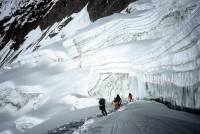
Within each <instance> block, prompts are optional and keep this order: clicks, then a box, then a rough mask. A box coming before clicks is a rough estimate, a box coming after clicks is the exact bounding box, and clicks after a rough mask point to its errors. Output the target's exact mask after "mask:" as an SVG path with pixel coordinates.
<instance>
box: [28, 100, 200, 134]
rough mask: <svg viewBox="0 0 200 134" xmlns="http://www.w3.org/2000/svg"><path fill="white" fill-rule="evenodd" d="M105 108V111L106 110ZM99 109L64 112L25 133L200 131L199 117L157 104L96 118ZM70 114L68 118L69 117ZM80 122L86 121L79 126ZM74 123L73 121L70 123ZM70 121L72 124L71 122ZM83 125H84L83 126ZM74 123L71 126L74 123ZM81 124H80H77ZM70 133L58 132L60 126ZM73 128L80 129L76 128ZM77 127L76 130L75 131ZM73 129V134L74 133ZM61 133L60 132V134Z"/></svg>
mask: <svg viewBox="0 0 200 134" xmlns="http://www.w3.org/2000/svg"><path fill="white" fill-rule="evenodd" d="M109 108H110V107H109V105H108V106H107V110H108V109H109ZM99 114H100V111H99V110H98V107H89V108H85V109H81V110H78V111H75V112H66V113H63V114H61V115H58V116H56V117H53V118H52V119H51V120H48V121H46V122H44V123H42V124H41V125H38V126H37V127H35V128H33V129H31V130H29V131H27V132H26V133H27V134H33V133H45V132H46V133H48V129H50V128H55V127H58V128H59V129H53V130H54V131H53V130H52V131H51V133H69V134H70V133H73V132H74V134H76V133H87V134H94V133H95V134H114V133H115V134H121V133H124V134H130V133H144V134H149V133H152V134H153V133H162V134H167V133H190V134H197V133H199V132H200V129H199V126H200V118H199V116H197V115H191V114H189V113H185V112H180V111H174V110H171V109H168V108H167V107H166V106H164V105H163V104H159V103H156V102H145V101H138V102H133V103H130V104H128V105H126V106H124V108H123V110H122V111H115V112H111V113H109V114H108V116H105V117H101V116H99ZM68 115H70V117H69V116H68ZM81 119H85V121H83V123H81V121H82V120H81ZM73 121H76V122H73ZM70 122H71V123H70ZM84 122H85V123H84ZM73 123H74V124H73ZM79 123H80V124H79ZM64 124H66V125H65V128H68V127H69V128H71V130H70V129H69V130H67V129H66V131H63V132H62V131H61V128H63V130H65V129H64V127H62V125H64ZM76 125H78V126H79V128H78V129H77V128H76ZM75 128H76V129H75ZM74 129H75V131H74ZM59 130H60V131H59ZM49 133H50V132H49Z"/></svg>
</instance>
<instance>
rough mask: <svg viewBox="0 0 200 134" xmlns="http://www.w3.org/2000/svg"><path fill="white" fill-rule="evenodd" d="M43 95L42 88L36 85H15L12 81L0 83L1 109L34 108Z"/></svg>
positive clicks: (14, 110) (18, 109) (13, 110)
mask: <svg viewBox="0 0 200 134" xmlns="http://www.w3.org/2000/svg"><path fill="white" fill-rule="evenodd" d="M41 95H43V93H42V91H41V89H40V88H38V87H35V86H34V87H31V86H30V87H28V86H27V87H26V86H23V87H15V86H14V85H13V84H11V83H3V84H1V85H0V109H1V110H8V111H10V112H16V111H20V110H21V109H24V111H27V110H31V109H30V108H33V109H34V105H35V104H37V103H38V101H39V97H41ZM26 106H27V107H28V109H27V108H26Z"/></svg>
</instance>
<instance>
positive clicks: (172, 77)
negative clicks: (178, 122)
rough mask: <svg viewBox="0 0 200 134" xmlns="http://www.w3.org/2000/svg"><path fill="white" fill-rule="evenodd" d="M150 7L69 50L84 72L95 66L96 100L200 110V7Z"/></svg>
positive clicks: (72, 43) (173, 0)
mask: <svg viewBox="0 0 200 134" xmlns="http://www.w3.org/2000/svg"><path fill="white" fill-rule="evenodd" d="M146 2H147V3H148V4H147V3H145V1H138V2H137V3H135V4H133V5H134V6H136V7H137V9H135V10H134V12H132V13H130V14H115V15H113V16H110V17H107V18H104V19H101V20H99V21H97V22H96V23H94V24H92V25H91V26H90V27H87V28H85V29H83V30H81V31H80V32H79V34H78V35H77V36H74V37H72V38H71V39H70V40H66V41H65V42H64V43H63V45H64V47H65V48H66V49H67V51H68V53H69V56H70V57H71V58H72V59H79V60H80V63H81V66H91V71H90V74H89V81H90V84H89V90H88V93H89V94H90V95H91V96H96V97H99V96H103V97H106V98H107V99H108V100H111V99H112V98H113V96H114V95H116V93H119V94H121V95H122V97H127V93H128V92H133V93H134V97H135V98H136V97H137V98H159V99H162V100H163V101H169V102H170V103H172V104H173V105H176V106H180V107H181V108H184V107H187V108H191V109H200V100H199V97H198V96H199V94H200V86H199V83H200V70H199V68H200V67H199V66H200V41H199V37H200V27H199V25H200V10H199V9H200V2H199V1H195V0H185V1H180V0H178V1H177V0H162V1H158V0H152V1H146ZM145 5H148V6H147V7H146V8H145ZM150 5H151V6H150ZM140 7H142V8H140ZM129 8H130V7H129Z"/></svg>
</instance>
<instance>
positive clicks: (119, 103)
mask: <svg viewBox="0 0 200 134" xmlns="http://www.w3.org/2000/svg"><path fill="white" fill-rule="evenodd" d="M128 101H129V102H132V101H133V95H132V94H131V93H129V94H128ZM113 105H114V109H115V110H118V109H119V108H120V107H121V106H122V99H121V97H120V96H119V94H117V96H116V97H115V98H114V100H113ZM99 109H100V110H101V112H102V114H103V116H106V115H107V112H106V101H105V99H104V98H100V99H99Z"/></svg>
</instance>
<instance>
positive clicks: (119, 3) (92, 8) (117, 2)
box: [88, 0, 136, 21]
mask: <svg viewBox="0 0 200 134" xmlns="http://www.w3.org/2000/svg"><path fill="white" fill-rule="evenodd" d="M134 1H136V0H89V4H88V12H89V15H90V19H91V20H92V21H95V20H97V19H99V18H102V17H105V16H108V15H112V14H113V13H119V12H121V11H122V10H123V9H124V8H126V7H127V6H128V5H129V4H130V3H132V2H134Z"/></svg>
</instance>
